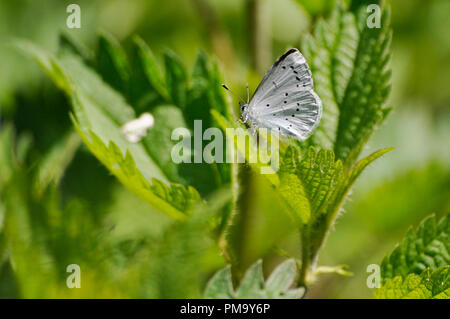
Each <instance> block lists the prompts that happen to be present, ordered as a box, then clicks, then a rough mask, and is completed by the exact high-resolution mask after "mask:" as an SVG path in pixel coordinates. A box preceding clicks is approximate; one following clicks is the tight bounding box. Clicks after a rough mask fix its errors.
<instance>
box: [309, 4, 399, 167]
mask: <svg viewBox="0 0 450 319" xmlns="http://www.w3.org/2000/svg"><path fill="white" fill-rule="evenodd" d="M366 17H367V12H366V10H365V7H362V8H361V9H360V10H358V12H357V13H356V14H354V13H352V12H348V11H347V10H346V8H345V6H344V5H343V4H340V2H338V3H337V5H336V8H335V10H334V11H333V13H332V16H331V18H330V19H329V21H327V22H325V21H323V20H320V21H319V22H318V23H317V25H316V27H315V29H314V36H313V37H306V38H305V39H304V40H303V43H302V44H303V51H304V54H305V57H306V59H307V61H309V64H310V67H311V70H312V74H313V78H314V84H315V89H316V91H317V93H318V94H319V96H320V97H321V98H322V100H323V105H324V112H323V117H322V121H321V123H320V125H319V127H318V129H317V130H316V133H315V134H314V135H313V136H312V138H311V141H312V142H313V143H316V144H319V145H322V146H324V147H326V148H331V147H332V148H333V149H334V152H335V154H336V157H337V158H338V159H341V160H342V161H343V162H344V164H346V165H351V164H353V163H354V162H355V161H356V159H357V157H358V155H359V153H360V152H361V149H362V146H363V145H364V144H365V143H366V141H367V140H368V138H369V136H370V134H371V133H372V132H373V130H374V129H375V127H376V126H377V125H379V124H380V123H381V121H382V120H383V119H384V118H385V117H386V115H387V114H388V111H389V109H387V108H385V106H384V104H385V103H386V100H387V97H388V95H389V91H390V84H389V79H390V74H391V71H390V69H389V68H388V62H389V59H390V40H391V30H390V26H389V11H388V10H384V11H383V12H382V16H381V27H380V28H373V29H371V28H369V27H368V26H367V25H366V23H365V21H366ZM359 21H362V22H361V23H359Z"/></svg>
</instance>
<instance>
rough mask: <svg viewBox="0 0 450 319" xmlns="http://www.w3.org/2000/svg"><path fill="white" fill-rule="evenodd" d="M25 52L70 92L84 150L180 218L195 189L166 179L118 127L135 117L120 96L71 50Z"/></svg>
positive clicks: (195, 195) (189, 205)
mask: <svg viewBox="0 0 450 319" xmlns="http://www.w3.org/2000/svg"><path fill="white" fill-rule="evenodd" d="M28 52H30V50H28ZM31 53H32V55H33V56H34V57H35V58H36V59H37V60H38V61H40V63H41V64H43V65H45V69H46V70H47V72H48V73H49V74H50V76H51V77H52V79H53V80H54V81H55V82H56V83H58V84H59V85H60V87H61V88H63V89H64V90H65V91H66V93H67V94H68V95H69V96H71V97H72V106H73V109H74V114H75V117H73V118H72V119H73V122H74V125H75V127H76V129H77V131H78V133H79V134H80V136H81V137H82V139H83V141H84V143H85V144H86V145H87V146H88V148H89V149H90V151H91V152H92V153H93V154H94V155H95V156H96V157H97V158H98V159H99V160H100V161H101V162H102V163H103V164H104V165H105V166H106V167H107V168H108V169H109V170H110V171H111V172H112V173H113V174H114V175H115V176H116V177H117V178H118V179H119V180H120V181H121V182H122V183H123V184H124V185H125V186H126V187H128V188H129V189H130V190H131V191H133V192H135V193H136V194H137V195H139V196H140V197H141V198H143V199H144V200H146V201H147V202H148V203H150V204H151V205H153V206H154V207H155V208H157V209H158V210H160V211H161V212H163V213H166V214H167V215H169V216H171V217H173V218H175V219H183V218H184V217H185V216H186V215H185V214H186V213H188V212H189V211H190V210H191V209H192V207H193V204H194V203H195V202H196V201H198V200H199V198H200V197H199V194H198V192H197V191H196V190H195V189H194V188H193V187H185V186H182V185H177V184H174V183H171V180H170V179H169V178H168V176H167V175H166V174H165V173H164V171H163V170H161V168H160V167H159V166H158V163H157V162H155V160H154V159H153V158H152V157H150V156H149V155H148V153H147V151H146V149H145V148H144V147H143V145H142V144H133V143H129V142H128V141H127V140H125V138H124V137H123V136H122V134H121V133H120V127H121V125H123V124H124V123H125V122H127V121H129V120H131V119H134V117H135V115H134V111H133V109H132V108H131V107H130V106H129V105H128V104H127V103H126V101H125V99H124V98H123V97H122V96H121V95H120V94H119V93H117V92H116V91H114V90H113V89H111V88H110V87H109V86H107V85H105V83H104V82H103V81H102V80H101V79H100V78H99V76H98V75H97V74H96V73H95V72H93V71H92V70H91V69H90V68H88V67H87V66H86V65H85V64H84V63H83V61H82V60H81V58H79V57H77V56H74V55H73V54H69V53H68V52H66V53H65V54H64V55H62V56H59V57H58V58H57V57H54V56H51V55H50V54H48V53H46V52H45V51H43V50H40V49H37V48H35V47H32V50H31ZM156 146H157V145H153V148H154V149H155V147H156Z"/></svg>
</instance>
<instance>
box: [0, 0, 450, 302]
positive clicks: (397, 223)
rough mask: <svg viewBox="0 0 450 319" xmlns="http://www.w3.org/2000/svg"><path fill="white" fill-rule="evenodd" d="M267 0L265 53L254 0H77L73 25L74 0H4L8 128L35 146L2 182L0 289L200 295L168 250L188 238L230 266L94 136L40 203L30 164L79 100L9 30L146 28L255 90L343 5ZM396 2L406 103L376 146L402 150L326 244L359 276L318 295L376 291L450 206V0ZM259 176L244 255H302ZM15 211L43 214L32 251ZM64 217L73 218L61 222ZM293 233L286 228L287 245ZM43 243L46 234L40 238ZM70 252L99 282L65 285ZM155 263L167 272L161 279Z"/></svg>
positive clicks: (159, 40) (331, 279)
mask: <svg viewBox="0 0 450 319" xmlns="http://www.w3.org/2000/svg"><path fill="white" fill-rule="evenodd" d="M262 2H263V5H262V7H261V8H260V9H261V10H263V13H262V14H263V16H264V18H265V33H264V34H263V35H262V36H263V40H262V43H263V45H264V48H263V49H264V51H263V52H257V53H255V48H254V46H253V45H252V41H253V40H254V38H253V37H254V36H255V35H254V34H253V33H252V28H251V19H252V16H251V10H252V5H254V1H244V0H226V1H225V0H169V1H149V0H132V1H130V0H96V1H87V0H85V1H82V0H79V1H77V2H76V3H77V4H79V5H80V7H81V15H82V27H81V29H68V28H67V27H66V18H67V15H68V14H67V13H66V7H67V5H68V4H70V3H72V1H61V0H47V1H45V4H44V3H43V2H39V1H33V0H19V1H13V0H0V61H1V63H0V74H1V76H0V103H1V104H0V106H1V109H0V111H1V120H0V121H1V122H0V125H2V127H5V125H11V124H12V125H13V127H14V130H15V134H16V136H18V138H17V139H16V145H15V146H14V147H17V154H19V155H20V154H21V153H20V150H21V149H22V148H27V149H28V153H27V154H28V155H27V156H26V157H25V158H23V160H22V159H20V158H17V159H15V160H17V162H21V165H20V168H17V167H16V168H15V169H16V172H17V171H19V173H15V174H16V179H15V183H17V184H18V185H19V187H17V188H14V190H15V191H4V192H0V194H1V195H2V198H0V253H1V254H2V255H0V297H150V298H152V297H186V296H194V297H195V296H198V293H199V292H198V287H197V285H194V284H193V283H192V282H193V281H194V282H196V283H197V282H199V281H200V282H201V281H204V280H205V278H206V277H207V276H205V275H203V276H204V277H205V278H203V277H202V278H199V277H195V276H196V275H194V274H193V275H192V278H190V277H189V276H186V275H185V273H186V272H189V271H190V268H189V265H190V264H186V267H185V268H183V266H182V265H178V267H179V268H180V271H179V272H178V273H176V274H172V273H170V267H171V266H173V265H174V263H177V259H176V258H175V257H173V256H172V255H169V254H167V253H166V250H171V249H175V250H176V249H178V250H180V254H187V253H188V252H190V250H193V251H196V250H198V249H205V250H211V252H210V253H207V254H202V255H201V258H203V259H205V260H203V261H202V265H203V267H204V268H202V270H204V274H206V275H208V276H209V275H210V274H211V273H212V272H213V271H214V270H216V269H217V268H218V267H220V265H221V264H222V263H223V261H222V260H221V259H220V258H218V257H217V255H218V253H217V251H216V250H215V249H214V248H213V247H212V245H210V243H207V242H203V241H202V240H201V239H200V238H199V239H198V241H199V242H195V241H194V242H193V243H190V244H192V246H190V247H180V243H179V242H178V241H177V236H179V235H180V234H179V233H177V232H176V231H172V228H173V227H176V226H173V225H172V223H171V222H170V221H169V219H168V218H167V217H166V216H163V215H161V214H160V213H158V212H154V211H153V210H152V209H151V208H150V207H149V206H148V205H147V204H146V203H144V202H142V201H140V200H139V199H137V198H136V197H135V196H134V195H133V194H131V193H130V192H129V191H128V190H126V189H125V188H124V187H123V186H121V185H120V184H119V183H118V182H117V181H116V180H115V178H113V177H112V176H110V175H109V173H108V172H107V171H106V169H104V168H103V167H102V166H101V164H100V163H99V162H98V161H97V160H96V159H95V158H94V157H93V156H92V155H91V154H90V153H89V152H88V151H87V150H86V149H85V148H84V147H81V148H80V149H79V150H78V151H77V152H76V155H75V157H74V159H73V160H72V162H71V163H70V165H69V167H68V169H67V171H66V172H65V174H64V176H63V178H62V180H61V183H60V185H59V186H54V187H53V188H52V189H53V191H50V192H47V193H46V194H44V195H43V196H42V197H41V198H40V199H39V200H36V197H33V196H30V193H32V190H30V188H32V186H31V185H30V183H29V181H28V178H27V176H28V175H27V174H28V171H29V170H30V169H32V167H33V165H35V163H36V162H37V161H39V160H41V159H42V158H45V156H46V154H47V153H48V152H49V150H50V149H51V148H52V147H53V146H54V144H55V143H56V142H57V141H58V140H59V139H60V137H61V136H63V135H64V134H69V132H70V129H71V127H72V124H71V122H70V120H69V116H68V113H69V110H70V105H69V102H68V101H67V99H66V97H65V96H64V95H63V94H62V93H61V92H60V91H58V90H57V89H56V87H55V86H54V85H53V84H52V83H51V82H50V80H49V79H48V78H47V77H46V76H45V75H44V73H43V71H42V70H41V69H40V68H39V66H37V65H36V64H35V62H34V61H31V60H30V59H29V58H27V57H24V56H23V55H21V54H20V53H19V52H18V50H17V49H15V48H14V47H13V46H12V45H11V41H12V40H13V39H16V38H26V39H30V40H32V41H33V42H35V43H37V44H39V45H41V46H43V47H45V48H48V49H50V50H55V49H56V47H57V46H58V37H59V35H60V34H61V33H65V34H68V35H69V36H71V37H73V38H75V39H77V40H79V41H80V42H81V43H83V44H84V45H85V46H86V47H87V48H94V47H95V45H96V38H97V35H98V32H100V31H106V32H108V33H109V34H111V35H113V36H114V37H116V38H117V39H118V40H120V41H121V43H122V44H123V46H124V47H125V49H126V48H127V46H129V44H130V43H131V38H132V36H133V35H135V34H139V35H140V36H141V37H142V38H143V39H144V40H145V41H146V42H147V43H148V44H149V46H150V47H151V48H152V50H153V52H154V53H155V56H156V57H157V59H160V58H161V53H162V52H163V51H164V50H165V49H166V48H170V49H172V50H173V51H175V52H176V53H177V54H178V55H179V56H180V57H181V59H182V60H183V62H184V63H185V64H186V65H188V66H189V67H190V66H192V64H193V62H194V59H195V56H196V54H197V52H198V50H199V49H203V50H205V51H207V52H208V53H210V54H212V55H214V56H216V57H217V59H218V61H219V64H220V67H221V70H222V73H223V76H224V78H225V80H226V82H227V84H229V86H230V87H232V88H233V89H235V90H237V91H238V92H239V93H242V95H244V94H245V93H244V92H245V83H246V82H249V83H250V88H251V89H253V90H254V89H255V88H256V85H257V84H258V81H259V80H260V79H261V73H262V72H264V70H267V69H268V68H269V67H270V65H271V63H272V62H273V61H274V59H275V58H276V57H278V56H279V55H280V54H282V53H283V52H284V51H285V49H286V48H289V47H300V43H301V38H302V36H303V35H305V34H307V33H308V32H309V31H310V30H311V28H312V26H313V24H314V22H315V21H316V20H317V19H318V18H319V17H321V16H327V14H328V13H329V12H330V9H331V7H332V6H333V1H332V0H320V1H313V0H297V1H296V0H266V1H262ZM388 2H389V3H390V5H391V9H392V26H393V29H394V38H393V44H392V50H393V58H392V63H391V65H392V70H393V83H392V93H391V97H390V100H389V104H390V105H392V106H393V107H394V110H393V112H392V113H391V114H390V116H389V117H388V119H387V121H386V122H385V123H384V124H383V125H382V127H381V128H380V129H379V130H378V131H377V132H376V133H375V134H374V135H373V137H372V138H371V140H370V142H369V144H368V147H367V148H366V149H365V151H364V153H365V154H368V153H370V152H372V151H374V150H376V149H379V148H382V147H390V146H394V147H396V149H395V151H393V152H391V153H389V154H388V155H386V156H385V157H383V158H382V159H381V160H378V161H376V162H375V164H373V165H372V167H370V168H369V169H367V171H366V172H365V173H364V174H363V176H362V178H361V179H360V180H359V181H358V182H357V184H356V185H355V187H354V190H353V194H352V195H351V197H350V199H349V200H348V201H347V203H346V204H345V210H344V214H343V215H342V216H341V218H339V219H338V221H337V223H336V225H335V229H334V230H333V232H332V233H331V235H330V236H329V238H328V241H327V243H326V246H325V248H324V249H323V251H322V252H321V254H320V259H319V264H321V265H338V264H346V265H348V266H349V270H350V271H351V272H353V274H354V275H353V276H352V277H340V276H337V275H334V274H330V275H324V276H322V277H321V278H320V279H319V280H318V281H317V282H316V284H315V285H314V286H313V287H312V288H311V290H310V292H309V293H310V295H309V297H314V298H366V297H371V295H372V292H371V290H370V289H369V288H367V286H366V278H367V275H368V274H367V273H366V267H367V265H369V264H372V263H379V262H380V261H381V259H382V258H383V256H384V255H385V254H387V253H388V252H390V251H391V250H392V249H393V247H394V245H395V243H396V242H398V241H399V240H401V238H402V237H403V235H404V234H405V233H406V230H407V229H408V227H409V226H410V225H417V223H418V222H419V221H420V220H421V219H422V218H424V217H425V216H426V215H429V214H430V213H436V214H437V215H438V216H440V215H442V214H443V213H444V212H447V211H449V209H450V147H449V138H450V112H449V110H450V109H449V106H450V90H449V89H448V87H449V86H450V20H449V19H448V14H449V13H450V1H448V0H428V1H422V0H393V1H388ZM2 134H7V132H6V133H5V132H3V133H2ZM19 137H20V138H19ZM0 140H1V141H2V143H3V145H1V148H2V149H3V153H0V158H1V156H3V157H5V154H6V153H7V149H8V148H12V147H13V146H12V145H7V144H5V143H4V141H5V140H7V139H6V138H4V139H0ZM363 155H364V154H363ZM18 157H19V156H18ZM3 160H4V158H3ZM0 163H2V164H1V165H3V167H0V191H1V187H2V185H4V184H5V183H6V182H5V181H6V180H7V179H8V176H9V175H8V174H12V173H11V169H10V168H8V167H7V166H6V165H5V164H4V163H5V161H3V162H0ZM14 165H15V164H11V167H13V168H14ZM16 166H17V165H16ZM2 182H4V183H3V184H2ZM252 183H253V184H254V185H255V187H251V190H252V191H251V192H250V194H248V201H249V207H251V209H250V210H249V211H250V213H249V214H248V216H246V217H245V218H246V219H247V220H246V222H245V224H244V225H245V228H246V229H245V231H244V232H243V233H244V234H245V238H244V239H243V240H242V242H243V247H242V253H241V254H242V256H243V260H244V263H246V264H251V263H252V262H254V261H255V260H256V259H257V258H260V257H266V259H267V261H268V262H267V264H266V266H267V267H266V268H267V269H266V271H267V272H269V271H270V269H271V267H273V266H274V265H275V264H276V262H277V261H278V260H279V258H278V257H276V253H275V252H274V251H273V249H272V248H273V247H274V246H275V245H279V246H282V247H284V248H285V249H286V250H288V251H290V252H292V253H293V254H298V253H297V252H296V248H297V246H296V245H297V244H296V240H295V238H294V237H295V236H291V235H289V234H291V233H292V232H289V231H287V230H288V229H290V228H289V219H288V218H287V217H286V216H282V215H281V214H280V212H279V207H277V205H276V200H274V199H273V198H271V196H270V192H269V191H268V190H267V189H265V187H266V185H265V184H264V183H263V182H261V181H260V180H259V178H258V177H255V178H253V179H252ZM261 185H262V186H261ZM267 187H268V186H267ZM17 190H20V191H17ZM267 194H269V195H267ZM55 198H56V199H55ZM14 200H15V201H14ZM13 202H14V203H13ZM24 203H26V204H24ZM54 203H59V204H60V205H59V206H58V207H55V206H54ZM25 206H26V207H25ZM60 207H63V208H60ZM11 209H12V210H14V211H15V212H18V214H19V215H20V214H21V213H19V212H26V213H27V214H35V215H34V217H33V218H31V222H30V223H29V224H28V225H21V227H24V228H26V227H29V228H33V229H37V231H34V232H33V234H34V235H33V236H31V238H25V239H24V240H25V241H27V242H29V243H30V247H33V249H31V250H24V256H23V260H10V259H9V257H8V253H7V250H3V249H2V248H3V245H4V243H5V242H7V240H8V238H9V237H11V236H15V235H17V236H19V237H20V235H22V234H26V233H27V232H26V230H24V231H23V233H22V232H21V234H19V235H18V234H10V233H7V232H5V231H3V232H2V225H3V222H4V219H5V214H7V212H8V211H11ZM60 210H62V212H59V213H56V212H57V211H60ZM58 216H60V217H61V216H63V219H64V221H63V222H56V221H55V220H57V219H58V218H59V217H58ZM18 220H19V222H20V219H18ZM185 231H187V230H185ZM192 231H195V230H192ZM177 234H178V235H177ZM282 234H288V235H286V236H284V239H283V240H282V241H280V242H275V241H278V240H279V238H280V237H281V235H282ZM24 236H26V235H24ZM22 237H23V236H22ZM199 237H200V236H199ZM153 240H155V241H158V240H159V241H160V242H162V243H164V249H163V248H161V247H159V250H157V253H158V255H154V254H153V255H152V254H150V253H148V254H146V253H145V250H140V249H139V247H140V245H150V246H151V245H152V241H153ZM40 241H42V242H46V243H47V244H46V245H40ZM100 243H101V244H100ZM105 243H107V244H106V246H107V247H108V249H106V250H105ZM181 246H182V245H181ZM42 247H45V248H42ZM200 247H202V248H200ZM41 248H42V249H44V250H45V251H40V250H39V249H41ZM30 252H32V253H30ZM196 253H198V252H193V254H194V255H195V254H196ZM173 258H174V259H173ZM183 258H184V257H183ZM111 259H113V260H114V262H112V263H111V262H110V260H111ZM70 263H78V264H80V266H81V268H82V274H83V276H85V277H83V279H82V280H83V282H84V283H87V284H86V286H84V287H83V288H84V289H80V290H79V291H77V292H73V291H69V289H67V288H64V282H65V278H66V276H67V273H66V272H65V266H66V265H67V264H70ZM84 265H86V266H85V267H84ZM156 273H157V274H159V275H158V276H159V277H158V278H157V280H155V279H154V278H150V277H152V276H154V274H156ZM40 274H46V275H45V276H48V278H47V277H46V278H40V277H39V275H40ZM88 278H89V279H92V280H89V279H88ZM163 278H164V279H163ZM161 280H168V281H169V283H166V284H165V285H161V284H160V283H158V282H157V281H161ZM155 281H156V283H155ZM54 282H62V283H63V284H61V285H58V284H53V283H54ZM170 283H172V284H170ZM61 287H62V288H61ZM161 287H169V288H167V289H169V290H167V291H165V290H164V289H161ZM170 287H172V288H170ZM170 289H172V290H170Z"/></svg>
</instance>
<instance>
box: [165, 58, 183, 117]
mask: <svg viewBox="0 0 450 319" xmlns="http://www.w3.org/2000/svg"><path fill="white" fill-rule="evenodd" d="M164 65H165V69H166V85H167V90H168V92H169V96H170V98H171V99H172V101H173V103H174V104H175V105H178V106H179V107H181V108H182V109H183V108H185V107H186V90H187V81H188V79H187V74H186V71H185V68H184V66H183V64H182V63H181V61H180V59H179V58H178V57H177V56H176V55H175V53H173V52H172V51H168V52H166V54H164Z"/></svg>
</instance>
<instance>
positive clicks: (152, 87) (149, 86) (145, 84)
mask: <svg viewBox="0 0 450 319" xmlns="http://www.w3.org/2000/svg"><path fill="white" fill-rule="evenodd" d="M132 49H133V50H132V57H131V61H133V64H132V72H131V77H130V82H129V88H128V94H129V97H130V101H131V103H132V104H133V106H134V108H135V109H136V110H139V111H149V110H151V109H152V108H153V107H154V106H156V105H158V104H166V103H169V102H170V101H169V96H168V93H167V90H166V87H165V83H164V80H163V77H162V75H161V72H160V70H159V68H158V65H157V63H156V59H155V57H154V56H153V53H152V51H151V50H150V48H149V47H148V46H147V44H146V43H145V42H144V41H143V40H142V39H141V38H140V37H137V36H136V37H134V39H133V48H132Z"/></svg>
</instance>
